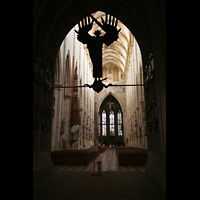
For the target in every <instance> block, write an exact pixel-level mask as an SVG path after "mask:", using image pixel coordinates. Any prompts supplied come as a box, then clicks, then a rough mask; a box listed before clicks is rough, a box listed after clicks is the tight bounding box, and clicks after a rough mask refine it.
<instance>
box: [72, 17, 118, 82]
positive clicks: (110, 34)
mask: <svg viewBox="0 0 200 200" xmlns="http://www.w3.org/2000/svg"><path fill="white" fill-rule="evenodd" d="M90 17H91V18H92V21H90ZM111 18H112V19H111ZM101 20H102V23H103V25H102V24H101V23H100V22H99V21H97V20H96V19H95V18H94V17H93V16H92V15H89V16H86V17H85V19H84V20H83V19H82V27H81V24H80V22H79V23H78V26H79V31H75V32H76V33H78V36H77V39H78V40H79V41H80V42H82V43H83V44H87V48H88V50H89V54H90V58H91V60H92V63H93V77H94V78H95V81H96V82H97V81H100V78H101V77H102V45H103V43H105V44H106V45H107V46H109V45H110V44H112V43H113V42H114V41H117V39H118V33H119V31H120V30H121V29H119V30H117V24H118V19H117V18H115V17H112V16H111V15H110V17H109V19H108V15H107V14H106V17H105V21H104V19H103V18H102V17H101ZM84 21H85V23H84ZM94 21H95V22H96V23H97V24H98V25H99V26H100V27H101V28H102V29H103V30H104V31H105V32H106V34H105V35H103V36H100V35H101V32H100V31H99V30H96V31H95V32H94V34H95V36H96V37H94V36H91V35H90V34H89V33H88V32H89V31H90V30H91V29H92V25H93V22H94ZM97 78H98V79H99V80H97ZM101 81H102V80H101ZM94 84H95V82H94ZM102 84H103V83H102Z"/></svg>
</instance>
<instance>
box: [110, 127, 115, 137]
mask: <svg viewBox="0 0 200 200" xmlns="http://www.w3.org/2000/svg"><path fill="white" fill-rule="evenodd" d="M110 135H111V136H115V125H110Z"/></svg>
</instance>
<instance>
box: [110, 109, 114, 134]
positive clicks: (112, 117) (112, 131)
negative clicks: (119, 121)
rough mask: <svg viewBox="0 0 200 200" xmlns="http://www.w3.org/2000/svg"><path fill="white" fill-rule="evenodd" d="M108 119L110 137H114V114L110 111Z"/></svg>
mask: <svg viewBox="0 0 200 200" xmlns="http://www.w3.org/2000/svg"><path fill="white" fill-rule="evenodd" d="M109 118H110V135H111V136H115V125H114V124H115V119H114V112H113V111H112V110H111V111H110V114H109Z"/></svg>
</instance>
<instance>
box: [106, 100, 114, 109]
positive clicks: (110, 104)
mask: <svg viewBox="0 0 200 200" xmlns="http://www.w3.org/2000/svg"><path fill="white" fill-rule="evenodd" d="M107 104H109V107H110V111H111V106H112V104H114V103H111V101H110V103H107Z"/></svg>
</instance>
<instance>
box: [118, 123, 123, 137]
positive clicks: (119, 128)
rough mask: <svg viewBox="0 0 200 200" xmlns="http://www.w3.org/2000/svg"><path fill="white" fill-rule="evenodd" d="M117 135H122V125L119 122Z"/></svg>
mask: <svg viewBox="0 0 200 200" xmlns="http://www.w3.org/2000/svg"><path fill="white" fill-rule="evenodd" d="M118 135H119V136H120V135H122V125H121V124H120V125H119V124H118Z"/></svg>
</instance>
